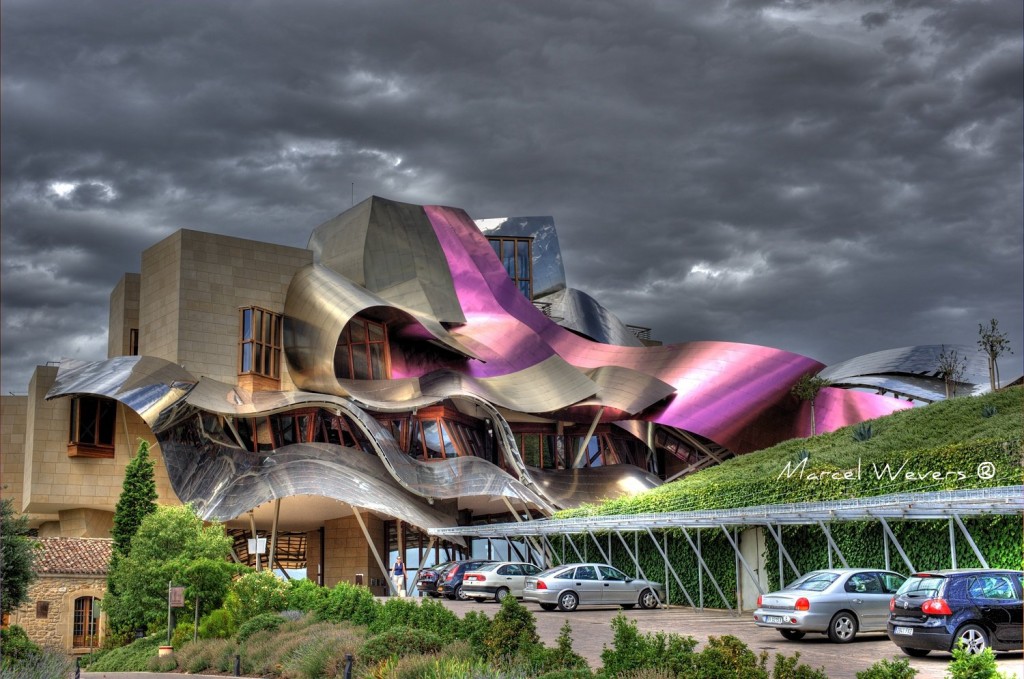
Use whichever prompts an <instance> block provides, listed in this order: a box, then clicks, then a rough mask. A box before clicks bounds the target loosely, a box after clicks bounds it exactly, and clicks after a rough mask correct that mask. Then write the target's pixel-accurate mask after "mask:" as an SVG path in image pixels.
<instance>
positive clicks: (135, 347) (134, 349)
mask: <svg viewBox="0 0 1024 679" xmlns="http://www.w3.org/2000/svg"><path fill="white" fill-rule="evenodd" d="M128 355H129V356H138V355H139V329H138V328H131V329H130V330H129V331H128Z"/></svg>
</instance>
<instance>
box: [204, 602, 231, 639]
mask: <svg viewBox="0 0 1024 679" xmlns="http://www.w3.org/2000/svg"><path fill="white" fill-rule="evenodd" d="M236 629H237V626H236V625H235V619H234V618H233V617H232V615H231V613H230V612H229V611H228V610H227V609H224V608H218V609H217V610H215V611H210V612H209V613H207V614H206V615H204V616H203V619H202V620H200V621H199V638H200V639H230V638H231V637H233V636H234V635H235V630H236Z"/></svg>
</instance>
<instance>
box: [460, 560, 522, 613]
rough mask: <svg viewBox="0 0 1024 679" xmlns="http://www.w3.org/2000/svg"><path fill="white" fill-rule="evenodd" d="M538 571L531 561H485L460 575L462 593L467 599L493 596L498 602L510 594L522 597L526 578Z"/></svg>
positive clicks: (484, 599) (480, 599) (478, 599)
mask: <svg viewBox="0 0 1024 679" xmlns="http://www.w3.org/2000/svg"><path fill="white" fill-rule="evenodd" d="M540 571H541V569H540V568H538V567H536V566H534V565H533V564H532V563H524V562H521V561H499V562H498V563H487V564H484V565H482V566H478V567H477V568H474V569H473V570H469V571H466V574H465V575H463V576H462V593H463V594H465V595H466V598H467V599H476V600H477V601H486V600H487V599H491V598H493V599H494V600H495V601H497V602H498V603H501V602H502V601H504V600H505V597H507V596H508V595H510V594H511V595H512V596H514V597H520V598H522V596H523V585H524V584H525V581H526V578H527V577H529V576H531V575H537V574H538V573H540Z"/></svg>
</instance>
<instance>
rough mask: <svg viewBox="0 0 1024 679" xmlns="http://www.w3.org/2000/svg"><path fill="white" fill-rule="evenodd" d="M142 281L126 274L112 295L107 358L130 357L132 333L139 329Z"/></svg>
mask: <svg viewBox="0 0 1024 679" xmlns="http://www.w3.org/2000/svg"><path fill="white" fill-rule="evenodd" d="M140 279H141V277H140V276H139V274H137V273H126V274H125V275H124V276H122V277H121V280H120V281H118V283H117V285H116V286H114V289H113V291H111V293H110V321H109V324H108V325H107V358H114V357H115V356H129V355H130V352H129V348H130V343H131V342H130V340H131V331H132V329H135V330H138V329H139V284H140Z"/></svg>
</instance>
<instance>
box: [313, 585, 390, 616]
mask: <svg viewBox="0 0 1024 679" xmlns="http://www.w3.org/2000/svg"><path fill="white" fill-rule="evenodd" d="M380 608H381V605H380V604H379V603H378V602H377V599H375V598H374V596H373V592H371V591H370V590H369V589H367V588H366V587H362V586H361V585H350V584H348V583H347V582H339V583H338V584H337V585H335V586H334V588H333V589H331V590H330V592H329V593H328V594H327V595H326V596H325V597H324V598H323V599H322V600H321V602H320V605H319V607H318V608H317V615H318V616H319V618H320V619H321V620H328V621H330V622H343V621H348V622H352V623H355V624H357V625H372V624H373V621H374V619H375V618H376V617H377V611H378V609H380Z"/></svg>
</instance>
